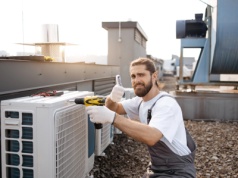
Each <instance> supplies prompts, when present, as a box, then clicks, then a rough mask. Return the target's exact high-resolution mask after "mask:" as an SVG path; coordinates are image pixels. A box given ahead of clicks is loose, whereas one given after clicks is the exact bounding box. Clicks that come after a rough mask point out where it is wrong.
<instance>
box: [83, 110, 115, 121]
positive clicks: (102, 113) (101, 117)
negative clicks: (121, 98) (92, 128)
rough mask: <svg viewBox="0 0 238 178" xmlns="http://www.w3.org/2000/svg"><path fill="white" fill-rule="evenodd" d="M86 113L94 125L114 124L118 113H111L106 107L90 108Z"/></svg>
mask: <svg viewBox="0 0 238 178" xmlns="http://www.w3.org/2000/svg"><path fill="white" fill-rule="evenodd" d="M86 111H87V113H88V115H89V117H90V120H91V121H92V122H94V123H102V124H105V123H110V124H112V123H113V122H114V118H115V116H116V113H115V112H114V111H111V110H110V109H108V108H107V107H105V106H88V107H86Z"/></svg>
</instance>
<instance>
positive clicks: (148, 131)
mask: <svg viewBox="0 0 238 178" xmlns="http://www.w3.org/2000/svg"><path fill="white" fill-rule="evenodd" d="M113 125H114V126H115V127H117V128H118V129H120V130H121V131H122V132H124V133H126V134H127V135H128V136H130V137H132V138H133V139H135V140H137V141H140V142H142V143H145V144H147V145H149V146H153V145H154V144H156V143H157V142H158V141H159V140H160V139H161V138H162V137H163V134H162V133H161V132H160V131H159V130H158V129H156V128H154V127H151V126H149V125H146V124H143V123H140V122H136V121H133V120H131V119H127V118H125V117H123V116H121V115H118V114H116V115H115V118H114V122H113Z"/></svg>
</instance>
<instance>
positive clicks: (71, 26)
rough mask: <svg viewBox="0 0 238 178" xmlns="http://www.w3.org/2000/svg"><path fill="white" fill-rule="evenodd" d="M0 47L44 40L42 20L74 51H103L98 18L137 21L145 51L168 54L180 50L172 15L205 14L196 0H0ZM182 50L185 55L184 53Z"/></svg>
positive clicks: (166, 56)
mask: <svg viewBox="0 0 238 178" xmlns="http://www.w3.org/2000/svg"><path fill="white" fill-rule="evenodd" d="M1 7H2V8H1V11H0V23H1V28H0V51H1V50H5V51H7V52H8V53H9V54H10V55H15V52H16V51H25V52H27V51H28V50H29V51H31V50H33V47H26V46H22V45H16V44H15V43H35V42H42V25H43V24H58V26H59V38H60V41H61V42H68V43H75V44H78V46H77V47H74V48H73V49H74V51H73V50H72V53H75V55H107V45H108V44H107V40H108V39H107V30H105V29H103V28H102V22H109V21H129V20H130V21H137V22H138V23H139V25H140V26H141V27H142V29H143V31H144V32H145V34H146V35H147V37H148V41H147V49H146V51H147V54H149V55H152V56H154V57H157V58H161V59H171V56H172V54H174V55H179V54H180V40H179V39H176V20H188V19H195V14H196V13H203V14H204V13H205V8H206V4H204V3H203V2H202V1H200V0H67V1H65V0H1ZM185 55H186V54H185Z"/></svg>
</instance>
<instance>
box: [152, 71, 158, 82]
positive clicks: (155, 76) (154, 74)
mask: <svg viewBox="0 0 238 178" xmlns="http://www.w3.org/2000/svg"><path fill="white" fill-rule="evenodd" d="M152 76H153V78H154V79H155V80H157V79H158V71H155V72H154V73H153V74H152Z"/></svg>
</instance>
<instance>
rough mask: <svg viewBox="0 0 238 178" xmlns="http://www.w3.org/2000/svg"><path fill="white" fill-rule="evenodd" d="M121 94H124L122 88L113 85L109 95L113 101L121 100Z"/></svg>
mask: <svg viewBox="0 0 238 178" xmlns="http://www.w3.org/2000/svg"><path fill="white" fill-rule="evenodd" d="M123 95H124V88H123V87H122V86H120V85H115V86H114V87H113V89H112V92H111V94H110V95H109V97H110V99H111V100H112V101H113V102H119V101H121V99H122V96H123Z"/></svg>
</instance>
